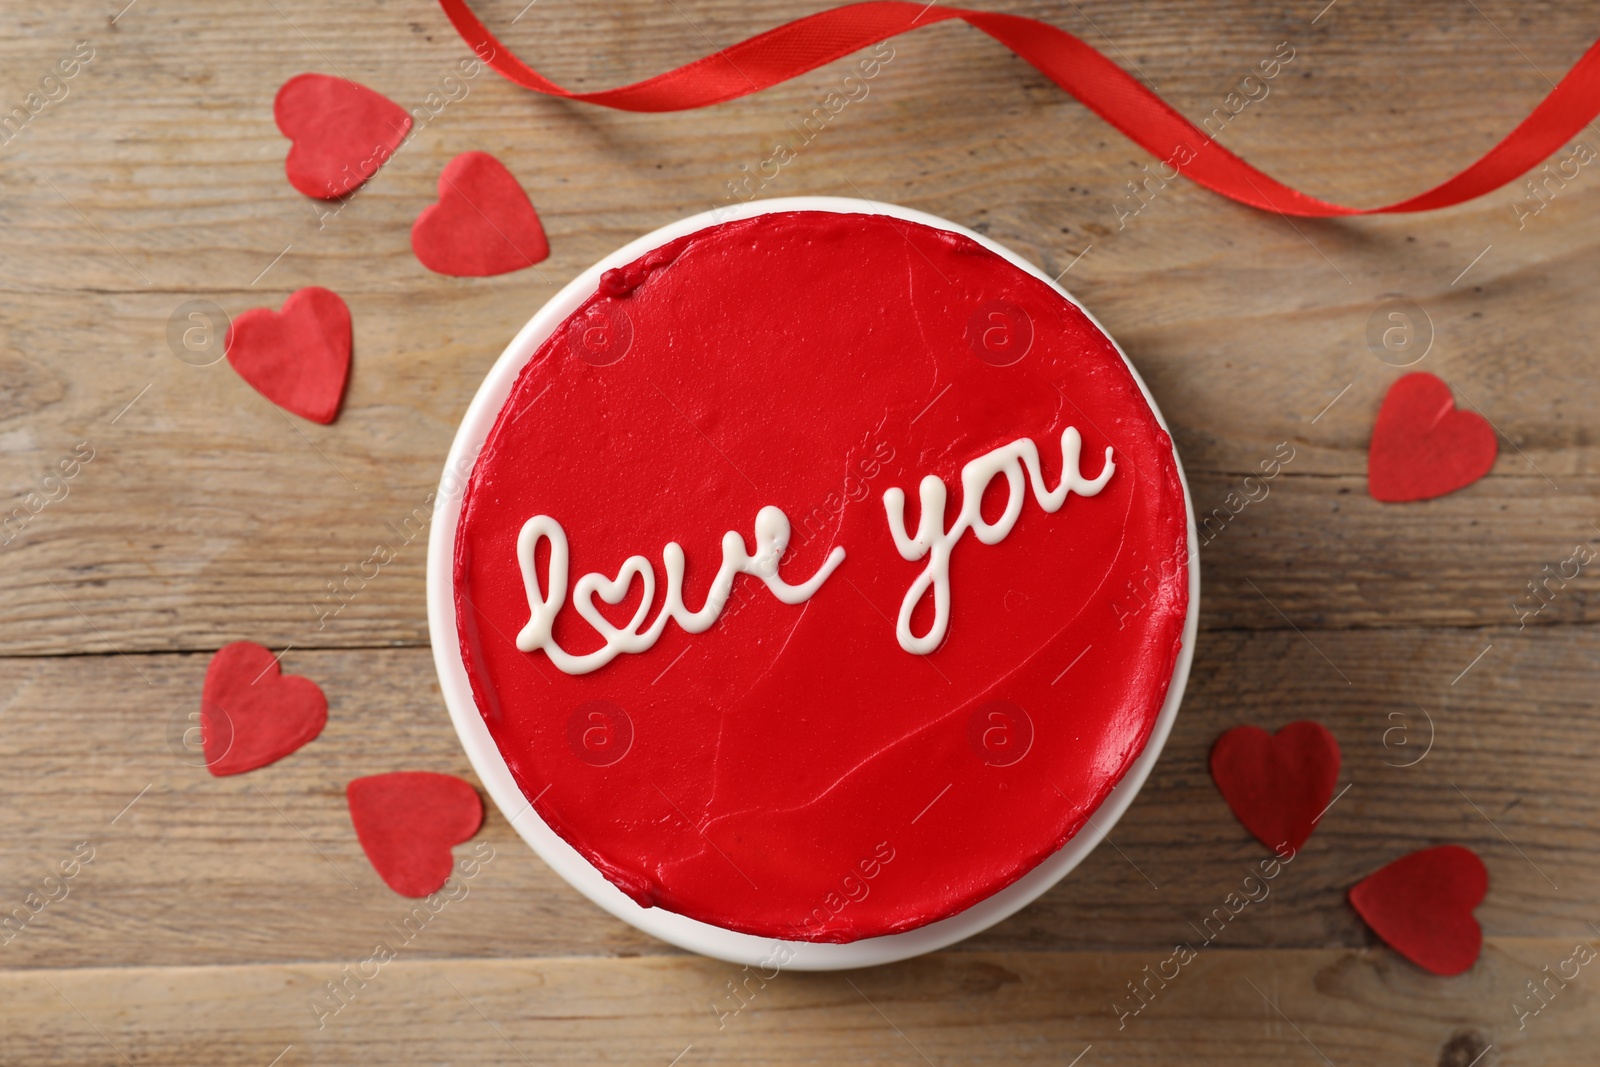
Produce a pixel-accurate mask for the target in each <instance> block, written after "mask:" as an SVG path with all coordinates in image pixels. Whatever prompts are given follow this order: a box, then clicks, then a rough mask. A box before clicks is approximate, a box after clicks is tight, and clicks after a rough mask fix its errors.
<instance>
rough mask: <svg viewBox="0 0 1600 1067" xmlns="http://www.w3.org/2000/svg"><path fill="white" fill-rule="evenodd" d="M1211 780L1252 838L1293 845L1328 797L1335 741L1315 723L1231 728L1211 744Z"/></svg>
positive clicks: (1335, 764) (1335, 775)
mask: <svg viewBox="0 0 1600 1067" xmlns="http://www.w3.org/2000/svg"><path fill="white" fill-rule="evenodd" d="M1211 779H1212V781H1214V782H1216V783H1217V790H1218V792H1220V793H1221V794H1222V799H1223V800H1226V801H1227V802H1228V807H1229V808H1231V809H1232V810H1233V814H1234V816H1235V817H1237V818H1238V820H1239V821H1240V822H1241V823H1243V824H1244V828H1245V829H1246V830H1249V831H1250V833H1251V834H1252V835H1253V836H1254V837H1255V839H1256V840H1257V841H1260V842H1261V843H1262V844H1263V845H1266V846H1267V847H1268V848H1270V849H1273V850H1274V851H1277V850H1278V849H1281V848H1283V847H1284V846H1285V845H1287V846H1288V847H1289V848H1291V849H1299V848H1300V846H1301V845H1303V844H1305V842H1306V838H1308V837H1310V836H1311V831H1312V830H1314V829H1316V825H1317V820H1318V819H1319V818H1320V817H1321V815H1322V813H1323V812H1324V811H1325V810H1326V809H1327V807H1328V802H1329V800H1330V799H1331V798H1332V797H1333V787H1334V785H1335V784H1336V783H1337V782H1338V780H1339V742H1338V741H1337V740H1335V739H1334V736H1333V734H1332V733H1330V732H1329V730H1328V728H1327V727H1325V726H1323V725H1322V724H1321V723H1318V722H1309V721H1305V722H1292V723H1290V724H1289V725H1287V726H1285V727H1284V728H1283V729H1281V730H1279V731H1278V732H1277V733H1276V734H1269V733H1267V731H1265V730H1263V729H1261V727H1259V726H1236V727H1234V728H1233V729H1232V730H1229V731H1228V732H1227V733H1225V734H1223V735H1222V736H1221V737H1219V738H1217V743H1216V744H1215V745H1213V746H1212V747H1211Z"/></svg>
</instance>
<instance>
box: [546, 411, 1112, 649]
mask: <svg viewBox="0 0 1600 1067" xmlns="http://www.w3.org/2000/svg"><path fill="white" fill-rule="evenodd" d="M1082 449H1083V439H1082V437H1081V436H1080V435H1079V433H1078V431H1077V429H1076V428H1074V427H1071V426H1069V427H1067V428H1066V429H1065V430H1063V431H1062V433H1061V478H1060V480H1059V481H1058V482H1057V483H1056V486H1055V488H1054V489H1050V488H1047V487H1046V485H1045V479H1044V472H1043V470H1042V468H1041V466H1040V462H1039V450H1038V448H1037V447H1036V446H1035V445H1034V443H1033V441H1032V440H1030V439H1028V438H1026V437H1019V438H1017V439H1016V440H1015V441H1012V442H1011V443H1010V444H1008V445H1002V446H1001V447H999V448H996V449H994V450H993V451H990V452H986V453H984V454H983V455H981V456H978V457H977V458H976V459H973V460H971V461H970V462H968V463H967V464H966V466H964V467H962V468H961V507H960V510H958V511H957V512H956V515H955V518H954V519H953V520H952V521H951V523H950V525H949V526H945V525H944V515H945V504H946V498H947V493H948V490H947V489H946V487H945V484H944V481H943V480H942V479H940V478H939V477H938V476H937V475H934V474H929V475H926V476H924V477H923V479H922V481H921V483H920V484H919V485H918V488H917V496H918V502H919V504H920V508H921V512H920V515H919V517H918V520H917V526H916V532H915V534H912V533H910V532H908V529H907V526H906V516H905V506H906V494H905V492H904V491H903V490H902V489H900V488H899V487H898V486H896V487H894V488H891V489H889V490H887V491H885V492H884V494H883V507H884V511H885V513H886V514H887V517H888V522H889V533H890V536H891V537H892V538H893V539H894V545H895V548H896V550H898V551H899V553H900V555H901V557H902V558H904V559H906V560H908V561H911V562H916V561H918V560H923V559H926V560H927V564H926V565H925V566H924V567H923V569H922V571H921V573H920V574H918V575H917V577H916V579H915V580H914V581H913V582H912V583H911V586H910V588H909V589H907V590H906V595H905V598H904V599H903V600H902V601H901V604H900V614H899V617H898V619H897V620H896V622H895V638H896V639H897V640H898V642H899V644H900V647H901V648H903V649H905V650H906V651H907V652H910V653H912V654H913V655H919V656H922V655H927V654H928V653H930V652H932V651H933V650H934V649H936V648H938V647H939V644H940V643H941V642H942V641H943V640H944V638H945V635H946V633H948V631H949V626H950V556H951V553H952V552H953V551H954V549H955V547H956V545H957V544H958V543H960V541H961V539H962V538H963V537H965V536H966V535H967V534H968V533H971V534H972V535H973V536H974V537H976V538H977V539H978V540H979V542H981V543H983V544H986V545H993V544H998V543H999V542H1000V541H1002V540H1004V539H1005V538H1006V536H1007V535H1008V534H1010V533H1011V530H1012V528H1013V527H1015V526H1016V524H1017V519H1018V518H1019V517H1020V516H1021V514H1022V507H1023V504H1024V503H1025V501H1026V498H1027V495H1028V488H1029V487H1030V486H1031V488H1032V489H1033V498H1034V500H1035V501H1036V502H1037V503H1038V505H1039V507H1040V508H1041V509H1043V510H1044V511H1045V513H1047V514H1053V513H1054V512H1056V511H1059V510H1060V509H1061V506H1062V505H1063V504H1065V503H1066V500H1067V496H1068V495H1069V494H1071V493H1076V494H1077V495H1079V496H1085V497H1092V496H1096V495H1098V494H1099V492H1100V490H1102V489H1104V488H1105V486H1106V483H1107V482H1108V481H1110V480H1111V476H1112V475H1113V474H1115V473H1116V469H1117V468H1116V464H1115V463H1114V462H1113V461H1112V458H1111V449H1110V448H1109V447H1108V448H1107V449H1106V454H1105V464H1104V466H1103V467H1102V468H1101V470H1100V473H1099V475H1098V476H1096V477H1095V478H1092V479H1090V478H1085V477H1084V476H1083V473H1082V471H1081V470H1080V469H1079V458H1080V453H1081V452H1082ZM1001 476H1004V477H1005V479H1006V505H1005V510H1004V511H1002V512H1001V514H1000V517H999V518H998V519H996V520H995V521H994V522H989V521H987V520H985V519H984V517H983V515H982V513H981V506H982V502H983V495H984V492H985V490H987V489H988V487H989V484H990V483H991V482H993V481H994V479H995V478H998V477H1001ZM791 532H792V527H791V525H790V522H789V517H788V516H787V515H786V514H784V512H783V510H782V509H781V508H778V507H774V506H773V505H771V504H769V505H767V506H766V507H763V508H762V509H761V510H760V511H758V512H757V513H756V520H755V529H754V535H755V551H754V552H751V551H749V549H748V548H747V547H746V545H745V541H744V538H743V537H741V536H740V535H739V534H738V533H737V532H735V531H733V530H729V531H728V532H726V533H724V534H723V535H722V563H721V566H720V567H718V569H717V574H716V577H715V578H714V579H713V580H712V582H711V589H710V591H709V592H708V593H707V594H706V599H705V602H704V603H703V604H702V605H701V606H700V608H699V609H698V610H695V611H691V610H689V607H688V606H687V605H686V604H685V603H684V600H683V575H684V566H685V558H684V551H683V547H682V546H681V545H679V544H678V543H677V542H676V541H669V542H667V544H666V546H665V547H664V548H663V549H662V550H661V563H662V569H663V571H664V573H665V575H666V586H667V587H666V593H665V595H664V597H663V599H662V605H661V610H660V611H659V612H658V613H657V615H656V617H655V619H654V620H653V621H651V622H650V624H649V625H648V626H646V625H645V617H646V616H647V615H648V614H649V611H650V606H651V604H652V603H654V601H655V590H656V572H655V567H654V566H653V565H652V563H651V562H650V560H649V559H647V558H645V557H644V556H629V557H628V558H627V559H626V560H625V561H623V564H622V567H621V568H620V569H619V570H618V571H617V574H616V576H615V577H607V576H606V575H604V574H599V573H589V574H585V575H583V576H582V577H580V578H579V579H578V580H577V582H576V584H574V585H573V587H572V599H573V606H574V607H575V608H576V609H577V612H578V614H579V615H581V616H582V617H583V619H584V621H586V622H587V623H588V624H589V625H590V626H591V627H593V629H594V631H595V633H597V634H599V635H600V637H601V639H602V640H603V642H604V643H603V644H602V645H601V646H600V647H599V648H598V649H596V650H595V651H593V652H588V653H583V654H581V655H573V654H572V653H569V652H568V651H566V650H565V649H564V648H562V647H561V645H560V644H558V643H557V641H556V639H555V637H554V634H553V628H554V626H555V620H556V616H557V615H558V614H560V612H561V609H562V607H563V606H565V604H566V599H567V565H568V546H567V535H566V531H565V530H563V529H562V527H561V524H560V523H559V522H557V521H556V520H555V519H554V518H552V517H550V516H549V515H535V516H534V517H533V518H531V519H529V520H528V521H527V522H526V523H524V524H523V526H522V531H521V533H520V534H519V536H518V537H517V561H518V563H519V564H520V566H521V568H522V583H523V587H524V588H525V590H526V592H527V597H528V614H529V617H528V622H527V625H525V626H523V628H522V630H521V632H520V633H519V634H518V635H517V647H518V648H519V649H521V650H522V651H524V652H535V651H538V650H540V649H542V650H543V651H544V653H545V655H546V656H547V657H549V660H550V662H551V664H553V665H554V666H555V667H556V669H557V670H560V671H562V672H564V673H566V674H588V673H589V672H590V671H594V670H597V669H599V668H600V667H603V666H605V665H606V664H607V663H610V662H611V661H612V660H613V659H615V658H616V657H617V656H619V655H621V654H622V653H624V652H629V653H640V652H646V651H648V650H649V649H650V648H651V647H652V646H654V645H655V643H656V641H658V640H659V639H660V637H661V634H662V632H663V631H664V630H665V629H666V626H667V623H668V622H669V621H671V622H676V623H677V624H678V626H679V627H680V628H681V629H683V630H684V631H685V632H687V633H691V634H698V633H704V632H705V631H706V630H709V629H710V628H711V627H712V625H714V624H715V623H716V621H717V618H718V617H719V616H720V615H721V614H722V610H723V608H724V607H725V606H726V605H727V603H728V598H729V596H730V595H731V593H732V591H733V582H734V579H735V578H736V577H738V575H740V574H748V575H750V576H751V577H753V578H756V579H757V580H758V581H760V582H762V583H763V584H764V585H765V586H766V587H767V589H768V590H769V591H770V592H771V593H772V595H773V596H774V597H776V598H777V599H778V600H779V601H781V602H782V603H785V604H802V603H804V602H805V601H807V600H810V599H811V597H812V596H813V595H815V594H816V592H817V590H818V589H820V588H822V585H823V583H824V582H826V581H827V580H828V578H829V576H831V575H832V574H833V572H834V571H835V570H836V569H837V568H838V567H839V565H840V564H841V563H843V562H844V558H845V550H844V548H843V547H842V546H835V547H834V548H833V550H832V551H830V552H829V553H828V558H827V559H826V560H824V561H823V563H822V566H820V567H818V568H817V570H816V572H815V573H814V574H812V575H811V577H810V578H808V579H806V580H805V581H804V582H800V583H798V584H791V583H789V582H786V581H784V580H783V579H782V578H780V577H778V565H779V563H780V562H781V561H782V559H783V554H784V552H785V550H787V549H788V547H789V538H790V534H791ZM541 540H543V541H548V542H549V544H550V562H549V566H548V568H547V571H546V578H545V580H544V581H543V582H541V581H540V578H539V574H538V571H537V565H536V563H535V555H536V552H537V549H538V545H539V542H540V541H541ZM636 578H637V579H638V580H639V581H640V582H641V583H642V584H643V596H642V598H641V600H640V602H639V607H638V609H637V610H636V611H635V612H634V614H633V617H632V618H631V619H630V620H628V622H627V624H626V625H623V626H615V625H613V624H612V623H611V622H610V620H608V619H607V618H606V617H605V616H604V615H602V614H601V613H600V610H599V608H597V607H596V606H595V597H596V596H598V597H599V598H600V599H601V600H603V601H604V602H605V603H607V604H611V605H616V604H620V603H622V601H623V600H625V599H626V598H627V596H628V591H629V589H630V588H631V587H632V585H633V582H634V580H635V579H636ZM930 590H931V591H932V595H933V621H932V623H931V624H930V626H929V627H928V630H927V632H926V633H923V634H920V635H918V634H916V633H913V632H912V626H911V616H912V612H913V610H914V609H915V608H916V606H917V603H918V602H919V601H920V600H922V599H923V598H924V597H925V596H927V595H928V593H929V591H930Z"/></svg>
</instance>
